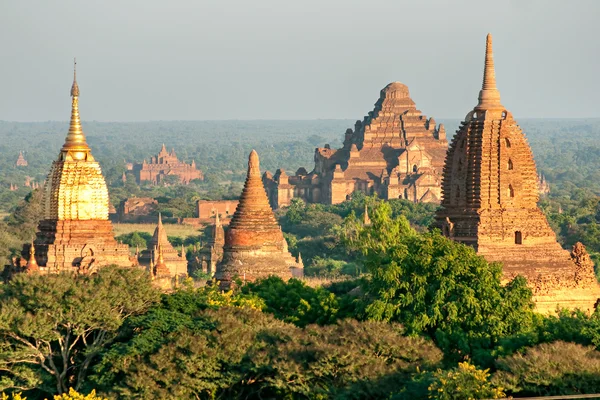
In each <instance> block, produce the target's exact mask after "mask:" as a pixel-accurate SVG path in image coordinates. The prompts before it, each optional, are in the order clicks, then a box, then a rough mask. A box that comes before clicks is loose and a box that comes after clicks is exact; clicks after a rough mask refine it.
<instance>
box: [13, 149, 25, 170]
mask: <svg viewBox="0 0 600 400" xmlns="http://www.w3.org/2000/svg"><path fill="white" fill-rule="evenodd" d="M15 165H16V166H17V167H26V166H27V165H28V163H27V160H26V159H25V156H24V155H23V152H22V151H19V157H17V162H16V163H15Z"/></svg>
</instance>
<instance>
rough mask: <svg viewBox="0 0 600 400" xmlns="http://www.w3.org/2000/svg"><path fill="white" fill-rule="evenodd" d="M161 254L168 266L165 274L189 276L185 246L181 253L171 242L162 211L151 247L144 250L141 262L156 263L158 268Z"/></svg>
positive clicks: (146, 264) (145, 264)
mask: <svg viewBox="0 0 600 400" xmlns="http://www.w3.org/2000/svg"><path fill="white" fill-rule="evenodd" d="M159 255H162V264H164V265H165V267H166V272H163V273H162V275H163V276H170V277H176V276H187V264H188V262H187V259H186V257H185V254H184V251H183V248H182V250H181V255H180V254H179V253H178V252H177V250H176V249H175V248H174V247H173V246H172V245H171V243H170V242H169V239H168V237H167V232H166V231H165V227H164V225H163V222H162V216H161V214H160V213H159V214H158V224H157V225H156V228H155V229H154V234H153V235H152V239H151V240H150V248H148V249H147V250H144V251H142V254H141V257H140V264H142V265H144V266H149V265H151V264H154V266H155V268H157V267H158V266H159V262H158V258H159ZM161 267H162V266H161Z"/></svg>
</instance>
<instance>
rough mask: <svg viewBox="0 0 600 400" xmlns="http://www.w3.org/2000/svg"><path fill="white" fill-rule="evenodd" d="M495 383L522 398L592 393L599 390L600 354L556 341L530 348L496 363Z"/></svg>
mask: <svg viewBox="0 0 600 400" xmlns="http://www.w3.org/2000/svg"><path fill="white" fill-rule="evenodd" d="M497 366H498V372H496V373H495V375H494V378H493V382H494V383H495V384H497V385H500V386H502V387H505V388H506V390H507V391H508V392H510V393H513V394H517V393H518V394H519V396H551V395H569V394H590V393H598V392H599V391H600V352H598V351H597V350H596V349H595V348H594V347H592V346H582V345H579V344H575V343H567V342H562V341H557V342H553V343H543V344H540V345H537V346H534V347H528V348H526V349H524V350H523V351H522V352H519V353H517V354H514V355H512V356H510V357H504V358H501V359H499V360H498V361H497Z"/></svg>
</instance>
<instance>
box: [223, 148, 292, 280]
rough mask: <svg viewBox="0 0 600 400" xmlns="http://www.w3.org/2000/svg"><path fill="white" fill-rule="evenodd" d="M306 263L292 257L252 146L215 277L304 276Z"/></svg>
mask: <svg viewBox="0 0 600 400" xmlns="http://www.w3.org/2000/svg"><path fill="white" fill-rule="evenodd" d="M303 272H304V266H303V265H302V264H301V263H298V261H297V260H296V259H295V258H294V257H292V255H291V254H290V253H289V251H288V246H287V242H286V240H285V238H284V237H283V232H282V231H281V227H280V226H279V224H278V223H277V220H276V219H275V215H274V214H273V210H272V209H271V206H270V205H269V200H268V198H267V193H266V192H265V188H264V186H263V183H262V180H261V176H260V165H259V158H258V154H257V153H256V151H254V150H252V152H251V153H250V157H249V160H248V174H247V177H246V182H245V184H244V189H243V191H242V195H241V197H240V200H239V203H238V206H237V209H236V210H235V213H234V214H233V218H232V219H231V222H230V223H229V228H228V229H227V231H226V232H225V245H224V247H223V259H222V261H221V262H220V263H219V264H218V265H217V270H216V274H215V278H216V279H217V280H218V281H219V282H220V284H221V286H222V287H229V286H230V285H231V283H232V281H233V280H234V279H236V278H239V279H240V280H242V281H254V280H256V279H258V278H263V277H267V276H269V275H276V276H280V277H281V278H283V279H286V280H287V279H289V278H291V277H292V276H298V277H299V276H302V275H303Z"/></svg>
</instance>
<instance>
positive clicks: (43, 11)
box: [0, 0, 600, 121]
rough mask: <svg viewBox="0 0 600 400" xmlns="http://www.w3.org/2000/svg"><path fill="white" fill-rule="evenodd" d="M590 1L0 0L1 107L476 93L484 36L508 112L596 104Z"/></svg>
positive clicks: (437, 110)
mask: <svg viewBox="0 0 600 400" xmlns="http://www.w3.org/2000/svg"><path fill="white" fill-rule="evenodd" d="M599 17H600V1H597V0H574V1H562V0H561V1H558V0H557V1H548V0H546V1H544V0H513V1H481V0H479V1H477V0H469V1H467V0H458V1H449V0H448V1H445V0H438V1H433V0H429V1H422V0H419V1H415V0H411V1H401V0H369V1H352V0H302V1H287V0H237V1H234V0H168V1H167V0H163V1H158V0H103V1H62V0H55V1H47V0H36V1H33V0H32V1H18V0H15V1H10V0H3V1H1V2H0V48H1V52H2V58H1V61H0V120H11V121H43V120H66V119H67V118H68V116H69V108H70V102H69V97H68V95H69V89H70V84H71V79H72V77H71V74H72V73H71V68H72V59H73V57H74V56H77V60H78V78H79V79H78V80H79V84H80V88H81V99H80V106H81V114H82V118H83V119H84V120H100V121H142V120H180V119H185V120H201V119H316V118H352V119H360V118H362V116H363V115H364V114H366V113H367V112H368V111H369V110H371V109H372V107H373V103H374V102H375V101H376V99H377V97H378V95H379V90H380V89H381V88H382V87H384V86H385V85H386V84H387V83H389V82H391V81H395V80H398V81H401V82H403V83H405V84H407V85H408V86H409V88H410V91H411V95H412V97H413V99H414V100H415V101H416V103H417V106H418V107H419V109H421V110H422V111H423V112H424V113H426V114H427V115H429V116H433V117H435V118H463V117H464V115H465V114H466V113H467V112H468V111H469V110H470V109H471V108H472V107H473V106H474V105H475V104H476V102H477V94H478V90H479V87H480V84H481V77H482V67H483V57H484V47H485V35H486V33H487V32H491V33H492V34H493V36H494V53H495V58H496V74H497V81H498V86H499V89H500V93H501V95H502V101H503V103H504V105H505V106H506V107H507V108H508V109H510V110H511V111H512V112H513V113H514V115H515V116H516V117H517V118H525V117H565V118H566V117H600V111H599V109H600V100H599V98H598V94H599V93H600V78H599V71H600V44H599V43H600V23H599V21H598V18H599Z"/></svg>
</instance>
